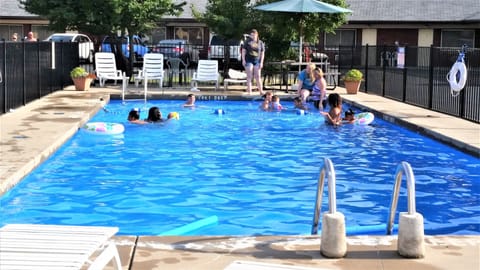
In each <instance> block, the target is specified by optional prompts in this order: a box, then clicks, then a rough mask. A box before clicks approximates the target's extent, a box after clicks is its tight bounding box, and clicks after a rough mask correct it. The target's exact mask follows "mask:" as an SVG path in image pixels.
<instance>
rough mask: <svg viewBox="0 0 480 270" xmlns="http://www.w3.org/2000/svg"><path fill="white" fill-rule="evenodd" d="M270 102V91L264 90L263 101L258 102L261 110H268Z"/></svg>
mask: <svg viewBox="0 0 480 270" xmlns="http://www.w3.org/2000/svg"><path fill="white" fill-rule="evenodd" d="M271 104H272V92H266V93H265V95H263V101H262V103H261V104H260V106H259V108H260V110H262V111H269V110H270V107H271Z"/></svg>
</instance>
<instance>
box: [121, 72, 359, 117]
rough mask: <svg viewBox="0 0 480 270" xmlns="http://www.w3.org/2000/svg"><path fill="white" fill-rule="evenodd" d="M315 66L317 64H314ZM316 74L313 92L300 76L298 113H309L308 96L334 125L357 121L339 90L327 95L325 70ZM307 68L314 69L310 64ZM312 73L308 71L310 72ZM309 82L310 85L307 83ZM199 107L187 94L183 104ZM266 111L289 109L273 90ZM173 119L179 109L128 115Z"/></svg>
mask: <svg viewBox="0 0 480 270" xmlns="http://www.w3.org/2000/svg"><path fill="white" fill-rule="evenodd" d="M313 68H314V67H313ZM314 70H315V72H312V73H313V74H315V73H318V74H319V75H320V76H319V77H317V76H315V77H317V79H312V80H313V83H312V85H311V88H312V90H311V91H310V89H309V86H308V83H309V79H308V78H305V77H304V76H305V75H304V76H303V77H302V75H301V74H302V73H300V75H299V81H300V82H299V88H298V89H300V90H299V91H298V94H299V96H297V97H295V98H294V99H293V104H294V110H296V111H297V112H302V114H303V113H308V112H309V111H310V106H309V105H308V103H307V98H308V97H310V99H311V100H312V101H313V106H314V107H315V108H316V109H318V110H319V112H320V113H321V114H322V115H323V116H324V117H325V122H326V123H328V124H331V125H335V126H336V125H340V124H346V123H350V124H351V123H354V122H355V115H354V112H353V111H352V110H351V109H349V110H348V111H346V112H345V117H344V118H342V98H341V96H340V95H339V94H337V93H332V94H330V95H328V97H327V96H326V82H325V79H323V74H322V72H321V70H318V69H314ZM306 71H310V70H309V67H308V66H307V68H306ZM306 74H307V75H308V72H306ZM306 83H307V84H306ZM327 104H328V105H329V106H330V110H329V111H328V112H326V111H323V108H325V107H326V106H327ZM194 106H195V95H194V94H189V95H188V96H187V101H186V102H185V103H184V104H183V107H194ZM259 108H260V109H261V110H263V111H282V110H287V108H285V107H284V106H282V104H281V103H280V97H279V96H276V95H273V94H272V93H271V92H266V93H265V95H263V101H262V103H261V104H260V107H259ZM171 119H177V120H178V119H179V114H178V113H177V112H170V113H169V114H168V115H167V118H166V119H164V118H162V113H161V111H160V109H159V108H158V107H151V108H150V109H149V111H148V117H147V118H146V119H144V120H141V119H140V110H139V109H136V108H135V109H132V110H131V111H130V112H129V114H128V121H129V122H130V123H133V124H148V123H162V122H166V121H169V120H171Z"/></svg>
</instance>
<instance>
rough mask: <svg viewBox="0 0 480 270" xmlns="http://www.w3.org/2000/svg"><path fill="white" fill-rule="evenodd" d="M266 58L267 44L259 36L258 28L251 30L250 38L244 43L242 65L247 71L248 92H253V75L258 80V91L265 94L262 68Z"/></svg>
mask: <svg viewBox="0 0 480 270" xmlns="http://www.w3.org/2000/svg"><path fill="white" fill-rule="evenodd" d="M264 58H265V44H264V43H263V41H261V40H260V39H259V38H258V32H257V30H256V29H252V30H251V31H250V36H249V38H248V39H247V40H246V41H245V43H244V44H243V45H242V65H243V66H244V68H245V71H246V72H247V92H248V94H249V95H250V94H251V93H252V76H253V79H255V81H256V82H257V87H258V91H260V95H263V86H262V79H261V70H262V68H263V60H264Z"/></svg>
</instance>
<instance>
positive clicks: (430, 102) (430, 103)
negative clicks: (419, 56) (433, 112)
mask: <svg viewBox="0 0 480 270" xmlns="http://www.w3.org/2000/svg"><path fill="white" fill-rule="evenodd" d="M433 55H434V54H433V44H432V45H430V61H429V64H430V65H429V67H428V109H432V107H433Z"/></svg>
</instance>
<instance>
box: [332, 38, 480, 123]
mask: <svg viewBox="0 0 480 270" xmlns="http://www.w3.org/2000/svg"><path fill="white" fill-rule="evenodd" d="M459 51H460V48H442V47H405V48H398V47H395V46H390V47H389V46H362V47H341V48H339V49H338V59H337V60H338V63H337V64H338V68H339V71H340V73H342V74H344V73H345V72H346V71H348V70H349V69H351V68H357V69H359V70H361V71H362V72H363V73H364V78H365V80H364V83H363V84H362V87H361V90H362V91H364V92H368V93H373V94H377V95H381V96H383V97H387V98H391V99H395V100H398V101H402V102H405V103H408V104H412V105H416V106H419V107H423V108H427V109H430V110H434V111H438V112H441V113H446V114H449V115H453V116H458V117H461V118H464V119H466V120H470V121H473V122H476V123H480V106H479V103H480V49H467V50H466V52H465V63H466V66H467V74H468V75H467V83H466V85H465V88H464V89H463V90H462V91H461V92H460V95H458V96H457V97H453V96H452V94H451V91H450V85H449V83H448V81H447V79H446V76H447V73H448V72H449V71H450V68H451V67H452V65H453V64H454V63H455V61H456V60H457V56H458V54H459Z"/></svg>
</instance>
